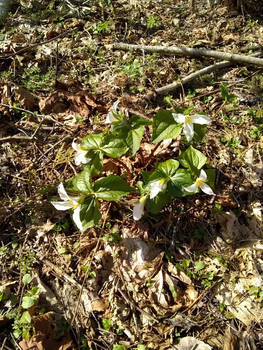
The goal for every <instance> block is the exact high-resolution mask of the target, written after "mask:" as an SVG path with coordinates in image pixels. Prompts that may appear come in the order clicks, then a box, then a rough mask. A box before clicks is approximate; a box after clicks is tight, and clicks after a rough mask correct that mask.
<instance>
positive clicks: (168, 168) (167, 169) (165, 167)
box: [157, 159, 179, 177]
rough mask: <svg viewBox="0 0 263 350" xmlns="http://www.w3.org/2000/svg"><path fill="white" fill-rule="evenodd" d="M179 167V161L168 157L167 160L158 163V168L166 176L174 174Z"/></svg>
mask: <svg viewBox="0 0 263 350" xmlns="http://www.w3.org/2000/svg"><path fill="white" fill-rule="evenodd" d="M178 167H179V162H178V161H177V160H175V159H168V160H166V161H165V162H162V163H158V164H157V169H158V170H159V171H160V172H161V173H163V174H164V175H165V176H167V177H170V176H173V175H174V174H175V172H176V170H177V169H178Z"/></svg>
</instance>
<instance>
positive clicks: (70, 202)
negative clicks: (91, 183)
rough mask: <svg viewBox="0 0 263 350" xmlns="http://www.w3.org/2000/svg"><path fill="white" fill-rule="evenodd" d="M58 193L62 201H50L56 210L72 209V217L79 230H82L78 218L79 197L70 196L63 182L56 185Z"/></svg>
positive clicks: (79, 208)
mask: <svg viewBox="0 0 263 350" xmlns="http://www.w3.org/2000/svg"><path fill="white" fill-rule="evenodd" d="M58 194H59V197H60V198H61V199H62V201H63V202H51V204H53V205H54V207H55V208H56V209H57V210H68V209H73V215H72V219H73V221H74V223H75V224H76V226H77V228H78V229H79V230H80V231H84V228H83V225H82V222H81V220H80V210H81V205H80V203H79V200H80V197H71V196H69V195H68V194H67V192H66V190H65V188H64V186H63V184H62V183H61V184H59V185H58Z"/></svg>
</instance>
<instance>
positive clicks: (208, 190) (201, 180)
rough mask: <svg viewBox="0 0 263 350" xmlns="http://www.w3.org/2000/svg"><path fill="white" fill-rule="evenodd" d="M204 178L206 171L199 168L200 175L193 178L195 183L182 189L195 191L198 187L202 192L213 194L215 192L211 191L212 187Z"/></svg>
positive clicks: (205, 177)
mask: <svg viewBox="0 0 263 350" xmlns="http://www.w3.org/2000/svg"><path fill="white" fill-rule="evenodd" d="M206 180H207V175H206V172H205V171H204V170H203V169H201V171H200V175H199V177H198V178H197V179H196V180H195V183H194V184H192V185H191V186H188V187H184V189H185V191H187V192H196V191H197V190H198V189H199V188H201V190H202V191H203V192H204V193H206V194H209V195H211V196H214V195H215V193H214V192H213V190H212V188H211V187H210V186H209V185H207V184H206Z"/></svg>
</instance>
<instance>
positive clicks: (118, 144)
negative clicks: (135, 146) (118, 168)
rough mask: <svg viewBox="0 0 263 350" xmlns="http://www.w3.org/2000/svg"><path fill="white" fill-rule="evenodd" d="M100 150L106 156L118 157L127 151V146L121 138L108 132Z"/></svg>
mask: <svg viewBox="0 0 263 350" xmlns="http://www.w3.org/2000/svg"><path fill="white" fill-rule="evenodd" d="M101 150H102V151H103V152H104V153H105V154H106V155H107V156H108V157H111V158H118V157H121V156H122V155H123V154H125V153H126V152H127V150H128V147H127V145H126V144H125V142H124V141H123V140H122V139H119V138H116V136H114V135H112V134H110V135H107V136H106V137H105V138H104V140H103V144H102V146H101Z"/></svg>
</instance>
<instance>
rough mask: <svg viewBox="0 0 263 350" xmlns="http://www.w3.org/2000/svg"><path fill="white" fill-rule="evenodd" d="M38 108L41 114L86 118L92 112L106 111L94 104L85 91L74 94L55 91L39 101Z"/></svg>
mask: <svg viewBox="0 0 263 350" xmlns="http://www.w3.org/2000/svg"><path fill="white" fill-rule="evenodd" d="M39 108H40V111H41V112H42V113H61V114H73V115H76V116H80V117H83V118H87V117H88V116H89V115H90V114H91V112H92V111H93V110H98V111H100V112H106V109H105V108H104V107H103V106H102V105H100V104H98V103H96V102H95V101H94V99H93V98H92V97H91V96H90V94H89V93H88V92H87V91H82V90H80V91H78V92H75V93H72V92H68V91H64V90H55V91H52V92H51V93H50V94H49V96H48V97H46V98H45V99H43V100H42V101H40V103H39Z"/></svg>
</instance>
